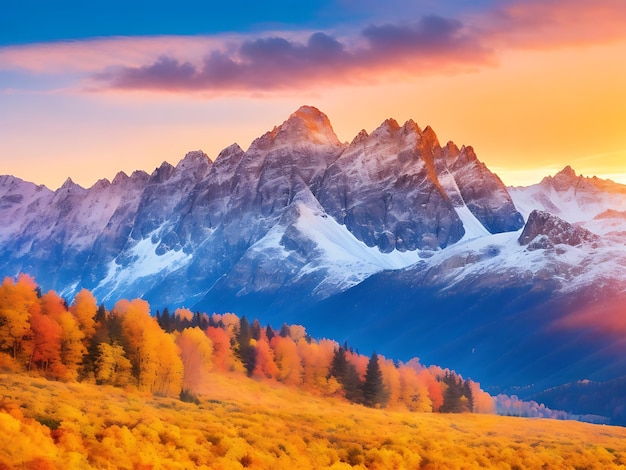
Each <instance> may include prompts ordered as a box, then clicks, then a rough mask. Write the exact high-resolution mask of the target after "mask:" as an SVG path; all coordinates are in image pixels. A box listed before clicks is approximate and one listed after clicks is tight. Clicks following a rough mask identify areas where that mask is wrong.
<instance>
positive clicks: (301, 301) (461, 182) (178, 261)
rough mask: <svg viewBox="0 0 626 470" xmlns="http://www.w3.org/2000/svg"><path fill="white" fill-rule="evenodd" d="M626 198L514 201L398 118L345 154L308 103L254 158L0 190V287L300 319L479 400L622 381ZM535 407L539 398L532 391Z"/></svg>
mask: <svg viewBox="0 0 626 470" xmlns="http://www.w3.org/2000/svg"><path fill="white" fill-rule="evenodd" d="M625 213H626V187H625V186H623V185H618V184H615V183H612V182H608V181H604V180H600V179H598V178H595V177H594V178H585V177H583V176H578V175H576V173H575V172H574V171H573V170H572V169H571V168H569V167H568V168H565V169H564V170H563V171H562V172H560V173H558V174H557V175H555V176H554V177H546V178H545V179H544V180H543V181H542V182H541V183H539V184H537V185H533V186H530V187H527V188H508V189H507V188H506V187H505V186H504V185H503V184H502V182H501V181H500V179H499V178H498V177H497V176H496V175H495V174H493V173H492V172H491V171H490V170H489V169H488V168H487V167H486V166H485V165H484V164H483V163H481V162H480V161H479V160H478V158H477V157H476V154H475V152H474V150H473V149H472V147H469V146H463V147H461V148H459V147H457V146H456V145H455V144H453V143H452V142H449V143H447V144H446V145H444V146H442V145H440V143H439V141H438V139H437V137H436V135H435V133H434V131H433V130H432V129H431V128H429V127H426V128H424V129H421V128H420V127H419V126H418V125H417V124H415V123H414V122H413V121H407V122H406V123H404V124H403V125H400V124H398V123H397V122H396V121H394V120H393V119H388V120H386V121H385V122H383V123H382V124H381V125H380V126H379V127H378V128H377V129H375V130H374V131H372V132H371V133H369V134H368V133H367V132H366V131H361V132H360V133H359V134H358V135H357V136H356V137H355V138H354V139H353V140H352V141H351V142H350V143H342V142H340V141H339V140H338V139H337V136H336V135H335V133H334V131H333V129H332V126H331V124H330V121H329V120H328V118H327V117H326V116H325V115H324V114H323V113H321V112H320V111H319V110H317V109H315V108H313V107H308V106H305V107H302V108H300V109H299V110H297V111H296V112H295V113H293V114H292V115H291V116H289V118H288V119H287V120H286V121H285V122H283V123H282V124H281V125H279V126H277V127H275V128H274V129H273V130H271V131H269V132H267V133H265V134H264V135H262V136H261V137H259V138H258V139H256V140H255V141H254V142H252V144H251V145H250V147H249V148H248V149H247V150H243V149H242V148H241V147H239V145H237V144H233V145H232V146H230V147H228V148H226V149H224V150H223V151H222V152H221V153H220V154H219V155H218V157H217V158H216V159H215V161H214V162H211V161H210V160H209V158H208V157H207V156H206V155H205V154H203V153H202V152H190V153H189V154H188V155H187V156H186V157H185V158H184V159H183V160H182V161H181V162H179V163H178V164H177V165H176V166H172V165H170V164H169V163H163V164H162V165H161V166H160V167H159V168H157V169H156V170H155V171H154V172H153V173H152V174H150V175H148V174H146V173H144V172H135V173H133V174H132V175H131V176H126V175H124V174H123V173H121V174H119V175H117V176H116V177H115V179H114V180H113V181H112V182H108V181H106V180H102V181H99V182H98V183H96V184H95V185H94V186H93V187H91V188H88V189H85V188H81V187H80V186H78V185H76V184H74V183H73V182H72V181H71V180H68V181H67V182H66V183H65V184H64V185H63V186H62V187H61V188H59V189H58V190H56V191H50V190H48V189H47V188H45V187H39V186H36V185H34V184H32V183H27V182H24V181H21V180H19V179H17V178H13V177H10V176H3V177H0V216H1V217H2V220H4V221H7V222H6V223H5V224H4V225H2V227H0V255H1V256H0V272H2V273H4V274H5V275H16V274H17V273H19V272H22V271H24V272H28V273H30V274H33V275H34V276H35V278H36V279H37V281H38V283H39V284H40V285H42V286H43V288H44V290H47V289H56V290H58V291H59V292H61V293H62V294H63V295H66V296H68V297H69V296H72V295H73V294H74V293H75V292H76V291H78V290H79V289H80V288H82V287H86V288H88V289H90V290H92V291H93V292H94V293H95V295H96V296H97V298H98V299H99V300H100V301H105V302H109V301H111V300H112V299H117V298H134V297H143V298H145V299H146V300H148V301H149V302H150V303H151V304H152V305H153V306H154V307H155V308H162V307H165V306H167V307H169V308H175V307H178V306H183V305H185V306H187V307H191V308H194V309H199V310H204V311H208V312H213V311H216V312H224V311H235V312H240V313H242V314H246V315H249V316H250V317H258V318H259V319H260V320H261V321H263V322H280V323H282V322H283V321H288V322H291V323H306V324H307V326H308V328H309V329H310V331H311V333H312V334H314V335H315V336H317V337H324V336H331V337H336V338H338V339H340V340H342V339H346V340H348V341H349V342H350V343H353V344H354V345H355V346H358V347H362V348H373V347H376V348H377V350H378V351H379V352H381V353H383V354H387V355H389V356H393V357H398V358H400V359H409V358H411V357H413V356H420V357H422V358H423V359H424V360H425V361H426V362H435V363H440V364H443V365H446V366H450V367H453V368H455V369H456V370H459V371H461V372H463V373H464V374H466V375H471V376H473V377H475V378H476V379H478V380H480V381H481V382H483V383H486V384H492V385H494V386H500V387H506V388H508V389H509V390H517V389H516V388H515V387H519V386H524V387H526V386H528V387H530V388H532V387H534V388H536V389H539V388H540V387H547V386H554V385H559V384H561V383H565V382H572V381H576V380H581V379H586V378H590V379H595V380H610V379H613V378H615V377H619V376H623V375H626V364H625V361H624V359H623V358H622V357H623V354H621V352H620V351H622V349H620V348H621V347H622V346H621V345H622V342H623V341H622V339H621V338H623V337H624V336H625V335H626V329H625V328H624V322H623V320H622V316H623V308H624V305H626V244H625V240H626V217H624V214H625ZM529 393H530V392H529Z"/></svg>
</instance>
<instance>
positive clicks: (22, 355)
mask: <svg viewBox="0 0 626 470" xmlns="http://www.w3.org/2000/svg"><path fill="white" fill-rule="evenodd" d="M36 288H37V285H36V284H35V281H34V280H33V279H32V278H31V277H30V276H27V275H25V274H21V275H20V276H19V277H18V279H17V282H14V281H13V279H11V278H9V277H7V278H5V279H4V282H3V283H2V286H0V351H2V352H5V353H7V354H10V355H11V357H12V358H13V359H14V360H20V359H21V360H22V362H28V361H29V360H30V355H31V350H30V348H29V347H28V338H29V336H30V333H31V330H30V322H29V317H30V312H31V310H32V309H33V308H35V309H36V308H38V299H37V293H36V292H35V289H36Z"/></svg>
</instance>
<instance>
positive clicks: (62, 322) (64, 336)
mask: <svg viewBox="0 0 626 470" xmlns="http://www.w3.org/2000/svg"><path fill="white" fill-rule="evenodd" d="M40 303H41V313H42V314H43V315H47V316H48V317H50V318H51V319H53V320H54V321H55V322H56V323H57V324H58V325H59V327H60V337H59V358H58V361H57V360H54V361H53V362H52V364H51V365H52V370H51V372H52V374H53V375H54V376H55V377H56V378H59V379H63V380H76V379H77V378H78V369H79V367H80V365H81V364H82V362H83V356H84V354H85V352H86V348H85V346H84V344H83V340H84V337H85V336H84V334H83V332H82V331H81V330H80V327H79V325H78V323H77V321H76V319H75V318H74V316H73V315H72V314H71V313H70V312H69V311H68V310H67V309H66V308H65V301H64V300H63V299H62V298H61V297H60V296H59V295H58V294H57V293H56V292H54V291H49V292H47V293H46V294H44V295H42V296H41V299H40Z"/></svg>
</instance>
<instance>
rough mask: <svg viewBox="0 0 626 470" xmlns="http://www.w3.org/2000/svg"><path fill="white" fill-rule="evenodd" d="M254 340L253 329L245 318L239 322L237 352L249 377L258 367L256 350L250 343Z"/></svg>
mask: <svg viewBox="0 0 626 470" xmlns="http://www.w3.org/2000/svg"><path fill="white" fill-rule="evenodd" d="M251 339H252V328H251V327H250V323H248V319H247V318H246V317H245V316H243V317H241V319H240V320H239V331H238V332H237V346H236V349H235V352H236V354H237V357H239V359H240V360H241V362H242V363H243V365H244V367H245V368H246V372H247V373H248V375H252V372H254V368H255V367H256V348H255V347H254V345H253V344H251V343H250V340H251Z"/></svg>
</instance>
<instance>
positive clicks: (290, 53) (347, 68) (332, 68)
mask: <svg viewBox="0 0 626 470" xmlns="http://www.w3.org/2000/svg"><path fill="white" fill-rule="evenodd" d="M359 38H360V42H359V45H358V46H355V47H348V45H347V44H345V43H342V42H340V41H339V40H337V39H336V38H334V37H332V36H330V35H328V34H326V33H323V32H316V33H314V34H312V35H311V36H310V37H309V38H308V39H307V41H306V42H298V41H293V40H289V39H286V38H283V37H268V38H259V39H254V40H247V41H243V42H241V43H240V44H239V45H238V46H237V47H236V48H235V49H234V50H233V51H232V52H224V51H220V50H213V51H210V52H209V53H208V55H207V56H206V57H205V58H204V60H203V61H202V63H201V64H195V65H194V64H192V63H190V62H182V61H179V60H177V59H176V58H174V57H170V56H161V57H159V58H158V59H157V60H156V61H155V62H154V63H152V64H149V65H144V66H140V67H120V68H118V69H117V70H114V71H109V72H107V73H103V74H99V75H97V76H96V77H95V78H96V79H97V80H99V81H100V82H103V83H104V85H105V87H107V88H113V89H137V90H138V89H151V90H169V91H184V90H190V91H199V90H201V91H223V90H263V91H269V90H276V89H285V88H291V87H298V86H301V85H303V84H307V83H331V82H336V81H341V82H344V83H345V80H352V81H368V80H371V79H372V78H374V77H377V76H379V75H380V74H381V73H383V74H384V73H385V72H389V71H396V72H397V71H398V70H402V71H403V72H407V70H406V67H407V64H410V66H411V70H408V71H410V72H414V73H415V72H416V73H421V74H425V73H436V72H439V71H440V70H442V69H446V70H449V69H450V68H451V67H457V66H458V65H459V64H461V65H467V63H470V64H474V63H476V62H478V63H484V62H485V61H486V60H487V59H489V57H490V52H489V51H487V50H486V49H485V48H484V47H482V46H481V45H480V42H479V40H478V38H477V37H475V36H474V35H473V33H471V32H469V31H468V30H467V29H466V28H465V27H464V25H463V24H462V23H461V22H460V21H457V20H454V19H448V18H443V17H440V16H425V17H422V18H421V19H420V20H419V21H417V23H415V24H412V25H394V24H387V25H382V26H369V27H367V28H365V29H364V30H363V31H361V33H360V36H359ZM394 69H396V70H394Z"/></svg>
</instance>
